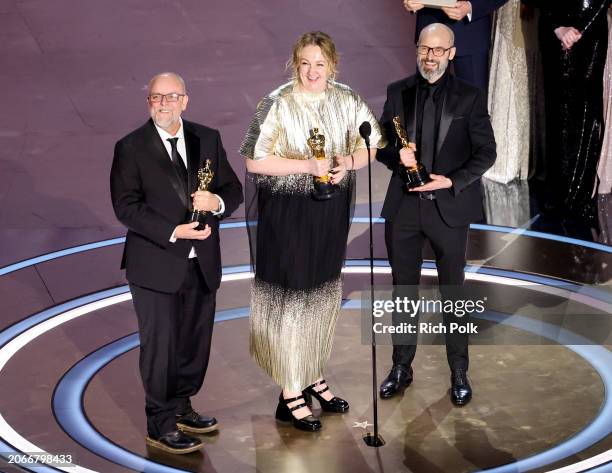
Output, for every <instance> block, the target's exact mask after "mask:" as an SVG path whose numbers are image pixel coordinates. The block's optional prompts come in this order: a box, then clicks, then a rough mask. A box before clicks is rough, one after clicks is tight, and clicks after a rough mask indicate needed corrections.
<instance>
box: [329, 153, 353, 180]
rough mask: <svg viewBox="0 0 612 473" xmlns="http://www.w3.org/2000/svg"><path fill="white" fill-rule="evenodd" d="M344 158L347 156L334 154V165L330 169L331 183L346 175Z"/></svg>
mask: <svg viewBox="0 0 612 473" xmlns="http://www.w3.org/2000/svg"><path fill="white" fill-rule="evenodd" d="M349 157H350V156H349ZM346 158H347V156H340V155H338V154H337V155H336V158H335V161H336V167H335V168H333V169H332V170H331V181H332V184H338V183H339V182H340V181H341V180H342V179H344V176H346Z"/></svg>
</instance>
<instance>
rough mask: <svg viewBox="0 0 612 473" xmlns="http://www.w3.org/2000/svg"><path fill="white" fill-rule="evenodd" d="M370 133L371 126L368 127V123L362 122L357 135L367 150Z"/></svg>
mask: <svg viewBox="0 0 612 473" xmlns="http://www.w3.org/2000/svg"><path fill="white" fill-rule="evenodd" d="M370 133H372V125H370V122H363V123H362V124H361V125H359V134H360V135H361V137H362V138H363V139H364V141H365V143H366V146H367V147H368V148H369V147H370Z"/></svg>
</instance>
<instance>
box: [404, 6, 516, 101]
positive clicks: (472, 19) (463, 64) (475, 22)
mask: <svg viewBox="0 0 612 473" xmlns="http://www.w3.org/2000/svg"><path fill="white" fill-rule="evenodd" d="M507 1H508V0H470V1H465V0H459V1H457V2H456V4H455V5H454V6H452V7H444V8H440V9H438V8H430V7H425V5H423V3H421V2H419V1H418V0H404V7H405V8H406V9H407V10H408V11H411V12H413V13H414V12H417V18H416V31H415V40H416V39H418V37H419V35H420V34H421V31H422V30H423V28H425V27H426V26H427V25H431V24H432V23H443V24H445V25H446V26H448V27H449V28H450V29H452V30H453V33H454V34H455V46H456V47H457V55H456V56H455V59H454V61H453V67H454V72H455V75H456V76H457V77H458V78H459V79H463V80H465V81H467V82H469V83H470V84H473V85H475V86H477V87H480V88H481V89H483V90H486V89H487V84H488V83H489V50H490V49H491V29H492V23H493V12H495V10H497V9H498V8H499V7H501V6H502V5H503V4H504V3H506V2H507Z"/></svg>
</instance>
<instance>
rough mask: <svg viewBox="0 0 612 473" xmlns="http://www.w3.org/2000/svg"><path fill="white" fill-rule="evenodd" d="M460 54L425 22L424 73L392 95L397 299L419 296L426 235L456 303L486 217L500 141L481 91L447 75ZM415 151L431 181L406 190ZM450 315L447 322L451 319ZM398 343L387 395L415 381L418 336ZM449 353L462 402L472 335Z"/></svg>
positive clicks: (450, 343) (390, 202)
mask: <svg viewBox="0 0 612 473" xmlns="http://www.w3.org/2000/svg"><path fill="white" fill-rule="evenodd" d="M454 56H455V47H454V46H453V32H452V31H451V30H450V29H449V28H448V27H447V26H445V25H443V24H439V23H437V24H432V25H429V26H427V27H426V28H424V29H423V31H422V32H421V36H420V38H419V42H418V44H417V67H418V70H419V73H418V74H416V75H413V76H410V77H408V78H406V79H402V80H400V81H398V82H394V83H392V84H391V85H389V87H388V89H387V101H386V103H385V106H384V111H383V115H382V117H381V125H382V127H383V128H384V130H385V133H386V135H387V138H388V140H389V144H388V145H387V147H385V148H384V149H381V150H379V151H378V153H377V155H376V158H377V159H378V160H379V161H381V162H383V163H384V164H385V165H386V166H387V167H388V168H389V169H391V170H392V171H393V174H392V176H391V180H390V182H389V187H388V189H387V195H386V196H385V202H384V205H383V209H382V217H383V218H384V219H385V221H386V222H385V243H386V245H387V252H388V255H389V261H390V263H391V268H392V273H393V284H394V297H396V296H399V297H409V298H411V299H416V298H417V296H416V289H415V288H416V287H417V286H418V284H419V281H420V275H421V263H422V248H423V244H424V241H425V239H427V240H429V242H430V244H431V246H432V248H433V250H434V253H435V256H436V265H437V268H438V281H439V283H440V287H441V292H442V296H443V297H445V298H448V299H451V298H452V294H445V293H444V291H445V290H446V291H451V290H452V288H453V287H454V288H457V287H460V286H461V285H462V284H463V281H464V267H465V263H466V259H465V253H466V248H467V236H468V229H469V224H470V222H475V221H478V220H481V219H482V218H483V211H482V201H481V191H480V177H481V176H482V175H483V174H484V172H485V171H486V170H487V169H488V168H489V167H491V166H492V165H493V162H494V161H495V157H496V153H495V138H494V136H493V129H492V128H491V123H490V119H489V115H488V113H487V101H486V96H485V93H484V92H483V91H482V90H480V89H478V88H476V87H474V86H472V85H470V84H468V83H466V82H464V81H462V80H460V79H457V78H455V77H454V76H453V75H451V74H450V73H449V72H448V70H447V69H448V65H449V62H450V60H452V59H453V57H454ZM396 116H397V117H400V120H401V123H402V126H403V127H404V129H405V130H406V131H407V136H408V137H409V138H411V140H410V141H416V144H414V143H411V144H410V147H402V145H401V144H400V142H399V140H398V139H397V133H396V131H395V127H394V125H393V123H392V120H393V118H394V117H396ZM393 137H395V138H396V139H395V140H394V139H393ZM415 145H416V146H415ZM400 148H401V149H400ZM415 151H416V152H417V155H418V156H419V162H420V163H422V164H423V165H424V166H425V167H426V169H427V170H428V171H431V174H430V177H431V179H432V181H431V182H430V183H428V184H425V185H424V186H422V187H418V188H416V189H411V190H410V191H407V190H406V189H407V188H406V185H405V183H404V180H403V179H402V175H403V173H402V171H403V170H404V169H403V168H404V167H411V166H414V165H415V164H416V162H417V161H416V156H415ZM397 315H398V314H394V323H396V324H397V323H398V320H397V318H398V317H397ZM444 319H445V322H446V323H447V324H448V323H449V321H450V320H451V319H454V317H453V315H452V314H450V315H448V316H445V317H444ZM455 321H457V320H456V319H455ZM393 342H394V347H393V367H392V369H391V372H390V373H389V376H388V377H387V379H385V381H384V382H383V383H382V385H381V387H380V395H381V397H382V398H390V397H392V396H393V395H395V394H396V393H398V392H400V391H402V390H403V389H404V388H406V387H407V386H408V385H409V384H410V382H411V381H412V368H411V364H412V360H413V359H414V355H415V352H416V346H415V344H414V343H415V342H414V339H409V340H408V341H405V340H404V343H401V344H400V343H398V338H397V337H395V338H394V339H393ZM446 349H447V358H448V362H449V365H450V368H451V373H452V374H451V384H452V389H451V399H452V401H453V402H454V403H455V404H456V405H463V404H466V403H467V402H469V400H470V398H471V387H470V385H469V383H468V380H467V369H468V339H467V335H460V336H459V335H456V336H447V337H446Z"/></svg>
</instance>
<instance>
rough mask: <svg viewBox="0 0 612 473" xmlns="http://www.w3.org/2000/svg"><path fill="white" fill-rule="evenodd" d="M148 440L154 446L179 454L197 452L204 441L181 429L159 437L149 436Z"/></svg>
mask: <svg viewBox="0 0 612 473" xmlns="http://www.w3.org/2000/svg"><path fill="white" fill-rule="evenodd" d="M146 442H147V444H149V445H151V446H152V447H155V448H159V449H160V450H163V451H164V452H168V453H174V454H177V455H182V454H184V453H191V452H195V451H196V450H199V449H200V448H201V447H202V441H201V440H200V439H197V438H195V437H190V436H189V435H186V434H184V433H183V432H181V431H180V430H174V431H172V432H168V433H166V434H164V435H160V436H159V437H157V438H153V437H151V436H149V437H147V438H146Z"/></svg>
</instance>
